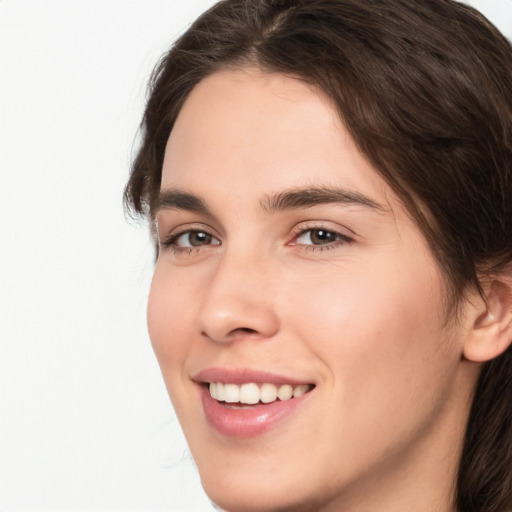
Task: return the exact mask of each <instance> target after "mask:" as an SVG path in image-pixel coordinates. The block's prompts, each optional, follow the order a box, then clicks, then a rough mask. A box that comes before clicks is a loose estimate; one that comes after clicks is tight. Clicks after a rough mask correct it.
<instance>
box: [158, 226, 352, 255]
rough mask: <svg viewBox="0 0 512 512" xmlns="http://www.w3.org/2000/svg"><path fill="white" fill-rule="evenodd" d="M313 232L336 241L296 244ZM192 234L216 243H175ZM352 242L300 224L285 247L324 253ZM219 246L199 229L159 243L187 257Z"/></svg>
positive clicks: (192, 229) (344, 236) (342, 236)
mask: <svg viewBox="0 0 512 512" xmlns="http://www.w3.org/2000/svg"><path fill="white" fill-rule="evenodd" d="M315 231H316V232H321V231H323V232H325V233H327V234H330V235H334V237H335V238H336V239H335V240H333V241H332V242H328V243H326V244H300V243H297V242H296V241H297V240H298V239H300V238H301V237H302V236H304V235H305V234H307V233H308V232H311V233H313V232H315ZM193 233H195V234H204V235H206V236H208V237H211V239H213V240H217V241H218V243H215V244H212V243H209V244H205V245H200V246H196V247H194V246H191V247H182V246H179V245H177V242H178V240H179V239H180V238H181V237H183V236H184V235H189V236H190V235H191V234H193ZM310 236H311V235H310ZM353 242H354V239H353V238H351V237H350V236H348V235H345V234H343V233H340V232H339V231H335V230H333V229H326V228H325V227H324V226H319V225H315V226H311V225H306V224H302V225H299V226H297V228H296V230H295V233H294V234H293V239H292V242H288V244H287V245H290V246H295V247H299V248H300V249H301V250H304V251H307V252H311V251H326V250H331V249H337V248H338V247H340V246H342V245H347V244H351V243H353ZM219 245H222V242H221V241H220V240H218V239H217V238H216V237H215V236H214V235H212V234H211V233H210V232H209V231H207V230H205V229H200V228H197V229H194V228H189V229H184V230H182V231H180V232H178V233H174V234H172V235H170V236H169V237H167V238H166V239H164V240H162V241H161V242H160V246H161V248H163V249H168V250H171V251H172V253H173V254H176V255H187V256H188V255H192V254H195V253H197V252H198V251H200V250H201V249H204V248H207V247H211V246H219Z"/></svg>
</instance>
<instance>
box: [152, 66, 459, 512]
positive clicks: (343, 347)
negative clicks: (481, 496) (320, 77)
mask: <svg viewBox="0 0 512 512" xmlns="http://www.w3.org/2000/svg"><path fill="white" fill-rule="evenodd" d="M156 219H157V229H158V236H159V241H160V253H159V256H158V260H157V264H156V269H155V274H154V279H153V283H152V287H151V292H150V298H149V306H148V324H149V332H150V337H151V341H152V344H153V347H154V350H155V353H156V355H157V358H158V361H159V364H160V367H161V370H162V373H163V376H164V380H165V383H166V386H167V388H168V391H169V394H170V397H171V400H172V403H173V405H174V408H175V410H176V413H177V415H178V418H179V420H180V422H181V425H182V427H183V430H184V432H185V435H186V438H187V440H188V443H189V446H190V449H191V452H192V455H193V457H194V459H195V461H196V463H197V466H198V469H199V472H200V475H201V479H202V483H203V485H204V487H205V490H206V492H207V493H208V494H209V496H210V497H211V498H212V500H213V501H214V502H216V503H218V504H219V505H220V506H222V507H223V508H225V509H226V510H229V511H236V510H240V511H246V512H247V511H252V510H254V511H256V510H257V511H262V510H269V511H270V510H271V511H276V510H342V509H343V510H347V511H349V510H353V509H354V510H358V511H360V510H363V508H361V504H363V503H364V504H366V505H367V506H368V509H369V510H370V509H371V510H377V509H378V510H384V509H385V507H384V504H385V503H388V502H389V503H391V502H390V501H389V500H391V499H395V500H396V497H397V496H401V497H402V498H403V499H402V501H401V503H402V505H403V504H405V505H404V510H412V509H414V510H419V509H417V508H415V505H417V503H418V493H424V494H425V496H426V497H425V500H427V499H428V498H427V496H429V494H430V493H432V496H434V498H435V499H436V500H438V501H436V502H435V503H436V504H437V505H439V503H441V501H439V499H440V498H439V492H440V491H439V489H441V490H442V489H444V488H446V487H447V486H449V485H450V484H451V482H450V479H449V478H448V479H447V478H446V472H444V471H441V468H444V470H446V471H448V472H449V473H450V472H451V471H454V470H455V467H454V464H455V463H454V459H455V458H456V456H457V446H458V444H459V441H458V439H459V438H460V437H461V432H462V430H461V429H462V426H461V420H460V418H461V417H462V416H464V413H463V411H464V410H465V409H464V408H465V407H466V404H467V403H468V402H469V400H468V397H467V395H464V396H462V394H461V393H460V392H459V391H458V389H459V387H460V386H458V385H457V382H458V379H459V365H460V359H461V352H462V348H461V344H462V341H461V340H462V337H463V333H461V328H460V326H455V325H452V324H450V323H448V324H447V323H446V316H445V314H444V311H443V294H444V284H443V279H442V276H441V274H440V271H439V269H438V267H437V266H436V263H435V261H434V259H433V257H432V255H431V253H430V251H429V249H428V247H427V245H426V242H425V240H424V239H423V237H422V235H421V233H420V232H419V230H418V228H417V227H416V225H415V224H414V223H413V221H412V220H411V219H410V217H409V216H408V215H407V212H406V211H405V210H404V209H403V207H402V205H401V204H400V202H399V200H398V199H397V198H396V196H395V195H394V193H393V192H392V191H391V189H390V188H389V187H388V186H387V185H386V184H385V183H384V182H383V180H382V179H381V178H380V177H379V176H378V175H377V173H376V172H375V171H374V170H373V169H372V168H371V166H370V165H369V164H368V162H367V161H366V160H365V159H364V158H363V156H362V155H361V154H360V152H359V151H358V149H357V148H356V146H355V144H354V142H353V140H352V139H351V137H350V136H349V134H348V133H347V130H346V129H345V127H344V126H343V124H342V122H341V121H340V119H339V118H338V116H337V115H336V114H335V113H334V112H333V109H332V108H331V107H330V104H329V102H328V100H327V99H325V98H324V97H323V96H322V95H321V94H320V93H318V92H317V91H315V90H314V89H312V88H311V87H309V86H308V85H306V84H304V83H302V82H300V81H298V80H295V79H292V78H288V77H284V76H281V75H271V74H265V73H263V72H259V71H257V70H252V69H246V70H239V71H229V72H227V71H226V72H219V73H217V74H214V75H212V76H210V77H208V78H206V79H205V80H203V81H202V82H201V83H200V84H199V85H198V86H197V87H196V88H195V89H194V90H193V91H192V93H191V95H190V97H189V98H188V100H187V101H186V103H185V105H184V107H183V109H182V111H181V113H180V115H179V117H178V119H177V122H176V125H175V127H174V129H173V131H172V134H171V136H170V138H169V141H168V144H167V148H166V154H165V161H164V165H163V178H162V185H161V197H160V200H159V204H158V206H157V209H156ZM210 388H211V392H210ZM212 395H213V396H212ZM447 465H448V469H447ZM416 477H417V478H416ZM415 480H418V481H419V482H420V483H421V486H420V489H415V490H411V489H409V487H411V485H412V484H411V485H409V483H410V482H414V481H415ZM446 480H448V483H443V482H446ZM431 481H435V482H434V484H433V486H435V489H437V490H434V487H433V488H432V489H429V482H431ZM397 482H400V485H398V484H397ZM447 492H448V491H447ZM409 494H410V496H409ZM407 496H409V497H410V498H411V500H413V499H414V500H415V501H414V502H413V501H411V503H414V505H411V504H409V505H407V503H408V502H407ZM393 497H394V498H393ZM373 501H375V502H376V503H378V504H379V506H376V508H371V504H372V503H373ZM425 502H427V501H425ZM432 503H433V502H432ZM341 507H343V508H341ZM411 507H412V508H411ZM390 508H391V509H392V510H394V511H397V510H402V509H401V508H399V507H398V506H397V504H396V503H395V505H394V507H393V506H392V505H390ZM433 509H434V508H430V510H433ZM364 510H366V508H364ZM386 510H387V509H386ZM436 510H444V509H442V508H441V507H439V508H436Z"/></svg>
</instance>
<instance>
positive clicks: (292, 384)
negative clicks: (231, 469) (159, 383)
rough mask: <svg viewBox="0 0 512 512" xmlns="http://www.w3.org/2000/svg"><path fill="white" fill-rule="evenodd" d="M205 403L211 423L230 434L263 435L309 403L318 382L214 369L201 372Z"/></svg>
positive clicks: (197, 380) (200, 380)
mask: <svg viewBox="0 0 512 512" xmlns="http://www.w3.org/2000/svg"><path fill="white" fill-rule="evenodd" d="M194 381H195V382H196V384H197V385H198V388H199V390H200V395H201V403H202V406H203V411H204V415H205V419H206V422H207V424H208V425H209V426H210V427H211V428H213V430H215V431H216V432H217V433H219V434H221V435H222V436H227V437H238V438H240V437H245V438H248V437H254V436H258V435H260V434H263V433H265V432H267V431H269V430H271V429H273V428H275V427H277V426H278V425H280V424H281V423H284V422H285V420H286V419H288V418H292V417H294V416H296V411H297V410H298V409H301V408H302V407H303V406H302V405H301V404H305V403H306V402H309V401H310V400H309V396H311V395H312V394H314V393H312V391H313V390H314V389H315V388H316V384H314V383H306V382H304V381H303V382H300V381H296V380H293V379H288V378H286V377H282V376H278V375H275V374H269V373H266V372H256V371H251V370H245V369H242V370H226V369H219V368H212V369H208V370H205V371H203V372H201V373H200V374H198V375H197V376H196V378H194Z"/></svg>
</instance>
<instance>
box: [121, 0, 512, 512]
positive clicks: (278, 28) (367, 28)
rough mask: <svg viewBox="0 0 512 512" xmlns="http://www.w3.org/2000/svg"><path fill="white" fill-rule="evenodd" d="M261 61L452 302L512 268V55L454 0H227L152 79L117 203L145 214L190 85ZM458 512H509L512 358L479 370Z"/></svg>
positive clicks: (458, 492)
mask: <svg viewBox="0 0 512 512" xmlns="http://www.w3.org/2000/svg"><path fill="white" fill-rule="evenodd" d="M248 65H252V66H258V67H259V68H261V69H263V70H266V71H269V72H277V73H284V74H287V75H290V76H293V77H296V78H298V79H300V80H303V81H305V82H307V83H310V84H314V85H315V86H317V87H319V88H320V89H321V90H323V92H324V93H325V94H326V95H327V96H328V97H329V98H330V99H331V101H332V102H333V105H334V106H335V107H336V108H337V110H338V112H339V114H340V116H341V118H342V119H343V121H344V123H345V125H346V127H347V129H348V130H349V131H350V133H351V135H352V137H353V139H354V140H355V142H356V144H357V145H358V147H359V149H360V150H361V152H362V153H363V154H364V155H365V157H366V158H367V159H368V161H369V162H370V163H371V164H372V165H373V167H374V168H375V170H376V171H377V172H378V173H379V174H380V175H381V176H382V177H383V178H384V179H385V180H386V181H387V182H388V184H389V185H390V186H391V187H392V188H393V189H394V190H395V192H396V193H397V194H398V195H399V197H400V198H401V200H402V201H403V203H404V204H405V206H406V207H407V209H408V210H409V212H410V214H411V215H412V216H413V218H414V219H415V221H416V222H417V224H418V226H419V228H420V229H421V230H422V232H423V234H424V236H425V238H426V240H427V241H428V243H429V244H430V247H431V250H432V252H433V254H434V256H435V257H436V259H437V261H438V263H439V266H440V268H441V269H442V271H443V273H444V275H445V276H446V279H447V282H448V283H449V289H450V291H451V297H450V299H451V300H450V302H451V304H456V303H457V302H458V301H459V300H460V298H461V297H462V296H463V293H464V292H465V291H466V290H467V288H468V287H475V288H476V289H478V290H479V291H480V292H481V290H482V288H481V279H482V278H484V277H485V276H488V275H495V274H497V273H500V272H504V271H505V269H506V267H507V266H508V267H509V270H510V264H511V261H512V48H511V45H510V43H509V42H508V41H507V40H506V39H505V38H504V37H503V36H502V35H501V34H500V32H499V31H498V30H497V29H496V28H495V27H494V26H493V25H492V24H491V23H489V22H488V21H487V20H486V19H485V18H484V17H483V16H482V15H480V14H479V13H478V12H477V11H475V10H474V9H472V8H470V7H469V6H466V5H463V4H459V3H457V2H455V1H453V0H365V1H364V2H363V1H361V0H223V1H221V2H219V3H218V4H216V5H215V6H214V7H212V8H211V9H210V10H209V11H207V12H206V13H205V14H203V15H202V16H201V17H200V18H199V19H198V20H197V21H196V22H195V23H194V24H193V25H192V27H191V28H190V29H189V30H188V31H187V32H186V33H185V34H184V35H183V36H182V37H181V38H180V39H179V40H178V41H177V42H176V43H175V44H174V46H173V47H172V48H171V49H170V51H169V52H168V53H167V54H166V55H164V57H163V58H162V60H161V62H160V63H159V65H158V66H157V68H156V69H155V71H154V74H153V76H152V79H151V84H150V94H149V99H148V102H147V106H146V110H145V114H144V118H143V122H142V126H141V128H142V141H141V146H140V149H139V150H138V153H137V155H136V158H135V161H134V164H133V169H132V173H131V176H130V180H129V182H128V184H127V187H126V190H125V202H126V205H127V207H128V208H129V209H131V210H132V211H134V212H136V213H138V214H142V215H148V216H149V217H151V211H152V204H153V201H154V200H155V198H156V196H157V195H158V192H159V188H160V180H161V169H162V163H163V158H164V152H165V146H166V143H167V139H168V137H169V134H170V132H171V130H172V127H173V124H174V122H175V120H176V118H177V116H178V114H179V112H180V109H181V107H182V105H183V103H184V101H185V100H186V98H187V96H188V95H189V93H190V91H191V90H192V89H193V88H194V86H195V85H196V84H197V83H198V82H200V81H201V80H202V79H203V78H205V77H206V76H208V75H209V74H211V73H213V72H215V71H218V70H221V69H226V68H239V67H243V66H248ZM456 502H457V507H458V510H459V511H461V512H503V511H504V510H506V509H508V508H512V351H511V349H509V350H508V351H507V352H505V353H504V354H503V355H502V356H500V357H498V358H497V359H495V360H493V361H491V362H489V363H486V364H485V365H484V367H483V370H482V373H481V375H480V379H479V381H478V385H477V389H476V392H475V397H474V402H473V406H472V410H471V414H470V419H469V423H468V428H467V433H466V439H465V444H464V449H463V454H462V459H461V463H460V469H459V476H458V482H457V488H456Z"/></svg>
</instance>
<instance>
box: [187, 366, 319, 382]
mask: <svg viewBox="0 0 512 512" xmlns="http://www.w3.org/2000/svg"><path fill="white" fill-rule="evenodd" d="M192 380H194V381H195V382H197V383H200V384H202V383H206V382H224V383H229V384H246V383H249V382H254V383H256V384H260V383H261V384H262V383H267V382H268V383H270V384H290V385H292V386H298V385H300V384H313V383H312V382H311V381H307V380H302V379H295V378H291V377H287V376H284V375H278V374H276V373H270V372H266V371H259V370H251V369H249V368H220V367H213V368H205V369H204V370H201V371H200V372H198V373H197V374H196V375H194V377H193V378H192Z"/></svg>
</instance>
